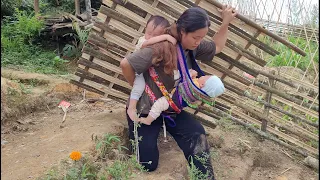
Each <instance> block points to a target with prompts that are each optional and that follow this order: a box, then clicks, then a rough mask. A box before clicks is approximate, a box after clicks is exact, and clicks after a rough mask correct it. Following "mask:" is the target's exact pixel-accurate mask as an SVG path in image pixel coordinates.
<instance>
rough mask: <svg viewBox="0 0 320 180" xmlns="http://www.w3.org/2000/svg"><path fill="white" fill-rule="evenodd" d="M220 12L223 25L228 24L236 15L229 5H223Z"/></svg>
mask: <svg viewBox="0 0 320 180" xmlns="http://www.w3.org/2000/svg"><path fill="white" fill-rule="evenodd" d="M220 12H221V16H222V23H223V24H229V23H230V22H231V21H232V20H233V19H234V17H236V15H237V11H236V10H235V9H234V8H233V7H231V6H229V5H223V6H222V10H221V11H220Z"/></svg>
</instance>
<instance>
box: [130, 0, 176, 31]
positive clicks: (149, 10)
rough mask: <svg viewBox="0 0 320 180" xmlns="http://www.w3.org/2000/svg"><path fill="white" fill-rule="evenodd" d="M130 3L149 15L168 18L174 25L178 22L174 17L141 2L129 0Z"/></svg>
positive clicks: (139, 0)
mask: <svg viewBox="0 0 320 180" xmlns="http://www.w3.org/2000/svg"><path fill="white" fill-rule="evenodd" d="M128 2H130V3H132V4H134V5H136V6H138V7H139V8H141V9H143V10H144V11H146V12H147V13H149V14H151V15H161V16H163V17H164V18H166V19H167V20H168V21H169V22H170V23H173V22H174V20H176V19H175V18H173V17H172V16H170V15H169V14H167V13H166V12H163V11H161V10H159V9H157V8H154V7H152V6H151V5H149V4H147V3H145V2H143V1H141V0H128ZM144 26H145V25H144Z"/></svg>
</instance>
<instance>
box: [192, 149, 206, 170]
mask: <svg viewBox="0 0 320 180" xmlns="http://www.w3.org/2000/svg"><path fill="white" fill-rule="evenodd" d="M194 158H195V159H196V160H198V161H199V162H200V163H201V164H203V166H204V167H205V168H206V169H207V168H208V167H207V165H206V164H207V162H208V159H209V158H210V154H208V153H206V152H203V153H202V156H198V155H195V157H194Z"/></svg>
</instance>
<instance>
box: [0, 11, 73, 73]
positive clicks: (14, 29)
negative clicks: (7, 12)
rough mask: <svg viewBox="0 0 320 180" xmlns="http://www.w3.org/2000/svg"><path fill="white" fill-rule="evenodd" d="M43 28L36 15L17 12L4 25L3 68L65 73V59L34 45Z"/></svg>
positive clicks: (2, 29)
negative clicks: (12, 67) (11, 67)
mask: <svg viewBox="0 0 320 180" xmlns="http://www.w3.org/2000/svg"><path fill="white" fill-rule="evenodd" d="M42 28H43V21H42V20H40V19H39V18H38V16H35V15H33V14H28V13H27V12H25V11H20V10H18V9H16V11H15V14H14V16H13V17H12V18H6V19H5V20H4V23H3V25H2V26H1V52H2V54H1V66H2V67H7V66H15V67H23V68H25V69H26V70H30V71H35V72H40V73H50V74H57V73H59V74H66V73H67V68H66V66H64V64H65V62H67V61H66V60H63V59H61V58H60V57H57V56H56V54H55V53H54V52H53V51H48V50H44V49H42V48H40V47H39V46H36V45H33V44H32V41H33V40H34V38H35V37H37V36H38V34H39V32H40V31H41V29H42Z"/></svg>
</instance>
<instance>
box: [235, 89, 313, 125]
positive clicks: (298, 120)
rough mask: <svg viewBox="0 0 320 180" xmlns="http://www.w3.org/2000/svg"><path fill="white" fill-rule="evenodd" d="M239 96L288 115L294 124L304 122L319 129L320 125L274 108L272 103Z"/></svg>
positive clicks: (248, 96) (246, 95)
mask: <svg viewBox="0 0 320 180" xmlns="http://www.w3.org/2000/svg"><path fill="white" fill-rule="evenodd" d="M239 95H243V96H245V97H247V98H249V99H251V100H254V101H256V102H258V103H261V104H263V105H264V106H266V107H269V108H272V109H274V110H276V111H279V112H281V113H283V114H285V115H288V116H290V117H292V118H293V119H292V121H294V122H296V123H299V122H304V123H306V124H309V125H311V126H313V127H319V124H318V123H313V122H311V121H309V120H307V119H304V118H302V117H300V116H297V115H294V114H292V113H290V112H288V111H285V110H282V109H280V108H279V107H277V106H274V105H272V104H270V103H268V102H266V101H263V100H259V98H254V97H253V96H250V95H249V94H247V93H242V94H241V93H239Z"/></svg>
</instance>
